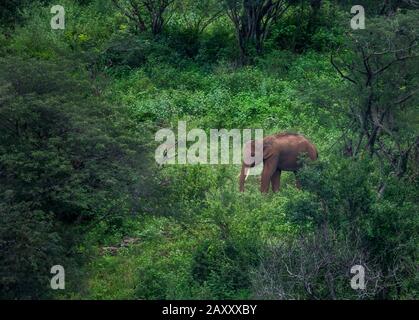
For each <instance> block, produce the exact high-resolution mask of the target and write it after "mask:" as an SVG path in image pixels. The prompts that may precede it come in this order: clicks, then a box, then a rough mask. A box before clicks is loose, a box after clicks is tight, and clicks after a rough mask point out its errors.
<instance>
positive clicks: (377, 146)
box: [331, 11, 419, 192]
mask: <svg viewBox="0 0 419 320" xmlns="http://www.w3.org/2000/svg"><path fill="white" fill-rule="evenodd" d="M418 21H419V13H418V12H415V11H412V12H410V13H406V14H397V15H393V16H391V17H379V18H376V19H370V22H369V25H370V26H369V28H368V30H365V31H361V32H353V33H351V34H350V35H349V39H350V40H349V42H348V47H347V49H349V51H346V52H347V54H346V55H345V56H342V57H341V59H340V60H339V61H335V59H334V58H333V57H332V59H331V62H332V64H333V66H334V67H335V68H336V70H337V71H338V73H339V74H340V75H341V76H342V77H343V78H344V79H345V80H347V81H348V83H349V84H350V85H351V87H352V90H353V91H351V94H352V95H353V97H352V98H351V100H352V102H351V103H350V105H349V112H348V115H349V118H350V121H351V126H352V128H353V130H354V132H356V134H357V138H356V139H355V142H354V143H353V145H352V142H351V147H350V148H351V150H352V155H353V156H357V155H358V154H359V153H360V152H361V150H362V149H366V150H368V151H369V153H370V155H372V156H377V157H378V159H379V160H380V161H381V163H382V165H383V170H384V163H387V164H388V165H389V166H390V168H391V172H392V174H395V175H396V176H397V177H403V176H404V175H405V174H406V172H407V169H408V167H407V165H408V159H409V157H410V156H411V155H412V154H413V151H414V149H417V148H418V147H419V136H418V133H417V128H415V122H414V121H415V120H414V119H416V118H417V110H416V107H417V104H418V93H419V87H418V86H417V83H418V74H419V70H418V66H419V64H418V61H419V60H418V59H419V43H418V40H419V38H418V33H417V30H418V29H419V25H418ZM383 173H384V172H383ZM381 188H382V190H381V192H383V190H384V189H383V186H382V187H381Z"/></svg>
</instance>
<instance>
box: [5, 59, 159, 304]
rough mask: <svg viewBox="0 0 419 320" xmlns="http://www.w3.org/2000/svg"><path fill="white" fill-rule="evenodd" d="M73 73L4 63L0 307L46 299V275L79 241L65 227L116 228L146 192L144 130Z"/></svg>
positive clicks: (63, 65) (60, 66) (62, 66)
mask: <svg viewBox="0 0 419 320" xmlns="http://www.w3.org/2000/svg"><path fill="white" fill-rule="evenodd" d="M72 64H74V62H73V61H72ZM72 64H70V63H68V62H66V61H65V60H64V59H62V60H60V63H53V62H42V61H39V60H36V59H25V60H24V59H19V58H14V57H9V58H3V59H0V260H1V261H2V263H1V265H0V296H1V297H3V298H11V299H15V298H40V297H44V296H45V294H47V295H48V292H51V291H50V290H49V291H47V293H46V292H45V289H47V288H48V287H47V285H46V284H48V282H47V281H45V278H48V277H49V276H50V273H49V270H50V268H51V266H52V265H54V264H64V263H66V262H67V261H68V260H67V259H68V252H71V245H72V244H74V243H75V242H76V240H77V238H76V235H75V234H73V233H72V228H71V227H72V226H73V227H74V226H80V225H85V226H87V225H89V224H90V223H92V222H96V221H102V223H104V224H106V225H108V226H109V228H118V227H119V226H121V224H122V223H123V222H122V221H123V217H127V216H129V215H131V214H137V212H139V211H141V206H142V205H143V204H144V203H143V201H142V202H141V205H140V197H143V196H145V195H146V193H148V192H150V191H151V190H152V184H151V183H148V182H147V181H149V180H148V177H149V176H150V174H149V173H150V172H152V170H150V167H149V166H150V165H151V161H152V160H153V159H152V156H147V155H146V152H145V150H146V147H145V144H146V143H149V141H152V139H151V138H150V137H148V136H147V134H146V133H147V131H146V130H144V131H143V130H141V127H140V126H139V125H138V124H134V123H133V122H132V120H130V118H129V117H128V114H126V113H125V112H123V111H122V110H120V109H117V108H113V107H112V106H110V105H109V104H107V103H106V102H105V101H104V100H103V99H102V98H100V97H97V96H95V95H94V94H93V90H92V89H91V88H90V86H89V81H88V80H87V76H86V75H80V74H78V73H77V72H75V68H74V66H73V67H72ZM141 136H143V137H142V138H140V137H141ZM147 137H148V138H147ZM144 139H145V140H144ZM148 139H149V140H148ZM147 154H148V153H147ZM145 185H147V187H145ZM144 187H145V188H144ZM148 197H150V194H148ZM85 230H86V229H84V231H85ZM63 239H71V240H68V241H66V242H64V241H63ZM57 261H58V262H57ZM67 265H68V264H67Z"/></svg>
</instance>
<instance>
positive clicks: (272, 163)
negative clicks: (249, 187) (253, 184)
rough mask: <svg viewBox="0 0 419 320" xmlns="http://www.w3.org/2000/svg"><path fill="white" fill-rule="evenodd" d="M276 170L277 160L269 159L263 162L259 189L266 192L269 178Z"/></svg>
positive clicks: (269, 181) (269, 182)
mask: <svg viewBox="0 0 419 320" xmlns="http://www.w3.org/2000/svg"><path fill="white" fill-rule="evenodd" d="M276 170H277V161H276V160H274V159H269V161H266V162H265V163H264V164H263V171H262V178H261V183H260V191H261V192H262V193H267V192H268V191H269V186H270V184H271V178H272V175H273V174H274V172H275V171H276Z"/></svg>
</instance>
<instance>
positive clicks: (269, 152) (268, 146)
mask: <svg viewBox="0 0 419 320" xmlns="http://www.w3.org/2000/svg"><path fill="white" fill-rule="evenodd" d="M273 154H274V153H273V148H272V143H271V142H270V141H267V142H264V143H263V160H266V159H269V158H270V157H272V156H273Z"/></svg>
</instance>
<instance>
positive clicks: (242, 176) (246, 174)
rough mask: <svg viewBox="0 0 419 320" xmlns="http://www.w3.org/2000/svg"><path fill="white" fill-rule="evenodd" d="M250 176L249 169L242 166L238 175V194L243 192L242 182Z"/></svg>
mask: <svg viewBox="0 0 419 320" xmlns="http://www.w3.org/2000/svg"><path fill="white" fill-rule="evenodd" d="M249 174H250V169H249V168H247V167H246V166H245V165H242V170H241V173H240V192H244V182H245V181H246V180H247V178H248V177H249Z"/></svg>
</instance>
